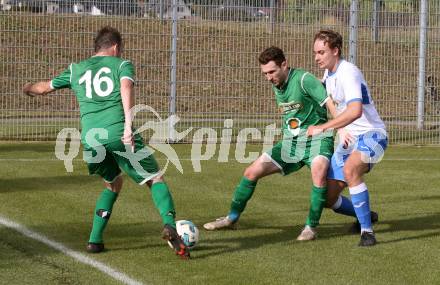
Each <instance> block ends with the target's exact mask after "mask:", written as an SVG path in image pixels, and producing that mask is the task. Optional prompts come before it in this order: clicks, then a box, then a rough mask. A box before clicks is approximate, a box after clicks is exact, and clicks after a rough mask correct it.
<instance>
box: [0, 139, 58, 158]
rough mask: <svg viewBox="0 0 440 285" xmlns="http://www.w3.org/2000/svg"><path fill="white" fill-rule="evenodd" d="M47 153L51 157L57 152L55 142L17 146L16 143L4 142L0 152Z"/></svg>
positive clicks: (0, 145)
mask: <svg viewBox="0 0 440 285" xmlns="http://www.w3.org/2000/svg"><path fill="white" fill-rule="evenodd" d="M20 151H23V152H39V153H41V152H47V153H50V154H51V155H53V154H54V152H55V144H54V143H53V142H47V143H44V144H43V143H20V144H17V143H15V142H11V143H9V142H3V143H0V152H1V153H8V152H20Z"/></svg>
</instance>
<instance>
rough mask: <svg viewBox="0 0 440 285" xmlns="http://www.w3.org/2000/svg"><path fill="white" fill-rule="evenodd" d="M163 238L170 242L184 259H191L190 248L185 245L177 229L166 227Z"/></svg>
mask: <svg viewBox="0 0 440 285" xmlns="http://www.w3.org/2000/svg"><path fill="white" fill-rule="evenodd" d="M162 238H163V239H164V240H166V241H167V242H168V244H169V246H170V247H171V248H172V249H174V251H175V252H176V254H177V255H179V256H180V257H181V258H182V259H189V257H190V255H189V248H188V247H187V246H186V245H185V244H184V243H183V241H182V239H181V238H180V236H179V235H178V234H177V231H176V229H175V228H173V227H172V226H170V225H168V224H167V225H165V226H164V227H163V231H162Z"/></svg>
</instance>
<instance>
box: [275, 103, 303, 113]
mask: <svg viewBox="0 0 440 285" xmlns="http://www.w3.org/2000/svg"><path fill="white" fill-rule="evenodd" d="M278 107H279V109H280V113H283V114H287V113H290V112H294V111H298V110H300V109H301V108H302V104H301V103H298V102H289V103H280V104H279V106H278Z"/></svg>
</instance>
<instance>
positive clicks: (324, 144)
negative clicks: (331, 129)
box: [266, 136, 334, 175]
mask: <svg viewBox="0 0 440 285" xmlns="http://www.w3.org/2000/svg"><path fill="white" fill-rule="evenodd" d="M333 148H334V145H333V137H328V136H326V137H323V138H320V139H316V138H314V139H313V140H312V139H311V138H306V137H304V136H301V137H298V138H295V139H292V138H288V139H284V140H282V141H279V142H278V143H277V144H276V145H275V146H274V147H273V148H271V149H270V150H269V151H267V152H266V155H268V156H269V157H270V159H271V161H272V162H273V163H274V164H275V165H276V166H278V168H279V169H280V170H281V172H282V174H283V175H287V174H290V173H292V172H295V171H298V170H300V169H301V168H302V167H303V166H304V165H307V166H308V167H309V168H310V166H311V164H312V160H313V159H314V158H315V157H317V156H318V155H322V156H324V157H326V158H327V159H328V160H329V161H330V159H331V157H332V154H333Z"/></svg>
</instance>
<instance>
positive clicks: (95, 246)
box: [87, 242, 104, 253]
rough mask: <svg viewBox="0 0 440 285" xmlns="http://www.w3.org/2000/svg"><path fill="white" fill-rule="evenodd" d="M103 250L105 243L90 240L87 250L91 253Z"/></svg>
mask: <svg viewBox="0 0 440 285" xmlns="http://www.w3.org/2000/svg"><path fill="white" fill-rule="evenodd" d="M102 251H104V244H103V243H93V242H89V243H88V244H87V252H89V253H100V252H102Z"/></svg>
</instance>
